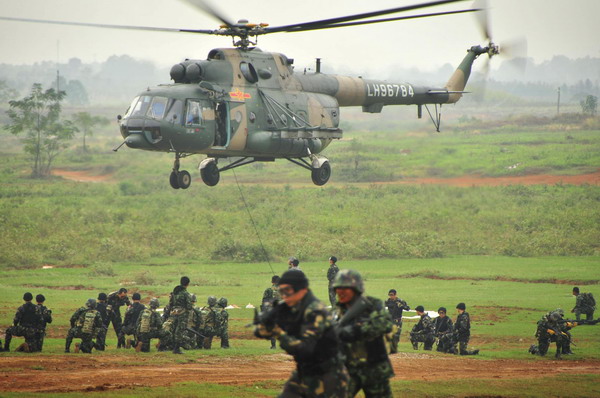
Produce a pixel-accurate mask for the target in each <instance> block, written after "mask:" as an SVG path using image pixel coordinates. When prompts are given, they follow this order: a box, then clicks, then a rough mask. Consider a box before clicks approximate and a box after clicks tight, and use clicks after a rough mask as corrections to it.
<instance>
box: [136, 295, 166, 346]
mask: <svg viewBox="0 0 600 398" xmlns="http://www.w3.org/2000/svg"><path fill="white" fill-rule="evenodd" d="M158 306H159V302H158V300H157V299H152V300H150V307H149V308H145V309H144V310H142V312H141V313H140V316H139V317H138V319H137V323H136V328H135V329H136V338H137V341H138V343H137V345H136V348H135V349H136V351H137V352H140V351H142V352H150V340H151V339H156V338H159V337H160V333H161V330H162V324H163V321H162V319H161V317H160V314H159V313H158V312H156V309H157V308H158Z"/></svg>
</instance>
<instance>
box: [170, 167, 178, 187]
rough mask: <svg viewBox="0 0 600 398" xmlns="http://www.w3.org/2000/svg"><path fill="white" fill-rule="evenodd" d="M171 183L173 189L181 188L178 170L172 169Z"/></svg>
mask: <svg viewBox="0 0 600 398" xmlns="http://www.w3.org/2000/svg"><path fill="white" fill-rule="evenodd" d="M169 183H170V184H171V187H172V188H173V189H179V188H181V187H180V186H179V181H178V178H177V172H176V171H172V172H171V175H170V176H169Z"/></svg>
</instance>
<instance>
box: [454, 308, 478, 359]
mask: <svg viewBox="0 0 600 398" xmlns="http://www.w3.org/2000/svg"><path fill="white" fill-rule="evenodd" d="M466 309H467V306H466V305H465V303H458V305H457V306H456V310H457V312H458V316H457V317H456V322H455V323H454V328H455V330H456V331H455V335H456V340H457V341H458V347H459V348H458V353H459V354H460V355H477V354H479V350H473V351H469V350H467V347H468V345H469V340H470V338H471V319H470V317H469V313H468V312H466Z"/></svg>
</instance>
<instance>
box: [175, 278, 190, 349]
mask: <svg viewBox="0 0 600 398" xmlns="http://www.w3.org/2000/svg"><path fill="white" fill-rule="evenodd" d="M193 309H194V304H193V303H192V296H191V295H190V294H189V293H188V291H187V290H186V287H185V286H183V285H179V286H176V287H175V289H173V301H172V307H171V313H170V315H169V320H170V321H171V322H172V325H171V333H172V336H173V353H180V352H181V351H180V350H179V348H180V347H181V346H183V344H184V343H185V341H184V333H185V329H186V328H187V323H188V317H189V316H190V312H192V310H193Z"/></svg>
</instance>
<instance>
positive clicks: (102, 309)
mask: <svg viewBox="0 0 600 398" xmlns="http://www.w3.org/2000/svg"><path fill="white" fill-rule="evenodd" d="M106 299H107V296H106V293H99V294H98V300H97V301H96V311H98V312H99V313H100V316H101V317H102V327H101V328H100V330H98V335H97V336H96V347H95V348H96V349H97V350H98V351H104V350H105V349H106V332H107V331H108V323H109V322H110V318H109V314H108V310H107V307H108V304H107V303H106Z"/></svg>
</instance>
